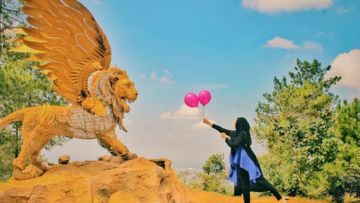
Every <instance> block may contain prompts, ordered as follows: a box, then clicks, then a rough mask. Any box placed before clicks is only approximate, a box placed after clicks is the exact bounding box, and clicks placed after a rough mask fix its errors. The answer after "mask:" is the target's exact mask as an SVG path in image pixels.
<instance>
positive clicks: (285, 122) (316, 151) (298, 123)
mask: <svg viewBox="0 0 360 203" xmlns="http://www.w3.org/2000/svg"><path fill="white" fill-rule="evenodd" d="M330 68H331V67H330V66H327V67H322V66H321V64H320V63H319V62H318V61H317V60H314V61H312V62H307V61H300V60H297V63H296V67H295V72H289V77H288V78H286V77H283V78H282V79H278V78H276V77H275V78H274V90H273V92H272V93H265V94H264V97H265V102H259V104H258V106H257V108H256V112H257V118H256V126H255V128H254V131H255V135H256V136H257V138H258V139H260V140H265V141H266V144H267V147H268V150H269V153H268V155H266V156H264V157H262V159H261V162H262V164H263V169H264V173H265V174H266V175H267V177H269V179H270V180H271V181H272V182H273V183H274V184H275V185H276V186H277V187H278V188H279V189H281V190H282V191H285V192H286V193H287V194H288V195H291V196H295V195H303V196H310V197H317V198H319V197H321V196H325V195H327V188H326V187H323V186H321V187H319V184H318V183H319V182H321V180H320V177H319V173H321V172H322V170H323V168H324V165H325V164H327V163H331V162H333V161H334V160H335V158H336V154H337V152H338V147H337V146H338V145H337V143H338V142H337V141H338V140H337V138H336V136H335V134H334V133H332V132H331V131H330V127H331V126H332V124H333V120H332V118H333V112H334V108H335V107H336V104H337V103H338V98H337V97H336V96H335V95H333V94H332V93H331V92H330V88H331V87H332V86H333V85H334V84H336V82H338V81H339V80H340V77H333V78H329V79H326V78H325V74H326V73H327V72H328V71H329V70H330Z"/></svg>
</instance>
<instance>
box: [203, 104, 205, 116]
mask: <svg viewBox="0 0 360 203" xmlns="http://www.w3.org/2000/svg"><path fill="white" fill-rule="evenodd" d="M204 118H205V106H204V105H203V119H204Z"/></svg>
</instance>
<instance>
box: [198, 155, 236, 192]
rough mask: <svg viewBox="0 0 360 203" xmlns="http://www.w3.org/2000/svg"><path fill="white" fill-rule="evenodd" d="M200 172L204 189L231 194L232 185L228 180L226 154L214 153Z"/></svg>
mask: <svg viewBox="0 0 360 203" xmlns="http://www.w3.org/2000/svg"><path fill="white" fill-rule="evenodd" d="M202 169H203V172H202V173H200V179H201V180H202V181H201V182H202V188H201V189H202V190H205V191H211V192H218V193H222V194H230V193H231V189H230V188H231V186H230V184H229V182H228V181H227V175H226V166H225V162H224V154H213V155H211V156H210V157H209V158H208V159H207V160H206V162H205V164H204V166H203V167H202Z"/></svg>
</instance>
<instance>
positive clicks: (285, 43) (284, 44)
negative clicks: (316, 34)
mask: <svg viewBox="0 0 360 203" xmlns="http://www.w3.org/2000/svg"><path fill="white" fill-rule="evenodd" d="M263 47H265V48H273V49H288V50H307V51H318V52H322V50H323V49H322V46H321V44H319V43H317V42H311V41H306V42H304V43H303V45H298V44H296V43H294V41H292V40H289V39H285V38H282V37H279V36H276V37H274V38H272V39H270V40H268V41H267V42H266V43H265V44H264V45H263Z"/></svg>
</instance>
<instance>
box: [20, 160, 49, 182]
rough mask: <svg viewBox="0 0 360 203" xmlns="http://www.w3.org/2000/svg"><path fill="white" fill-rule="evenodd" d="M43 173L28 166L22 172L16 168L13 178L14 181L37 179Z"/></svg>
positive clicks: (35, 167)
mask: <svg viewBox="0 0 360 203" xmlns="http://www.w3.org/2000/svg"><path fill="white" fill-rule="evenodd" d="M43 173H44V171H43V170H41V169H40V168H39V167H37V166H35V165H33V164H29V165H28V166H26V168H25V169H24V170H20V169H18V168H16V169H14V170H13V177H14V178H15V179H16V180H26V179H31V178H37V177H39V176H41V175H42V174H43Z"/></svg>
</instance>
